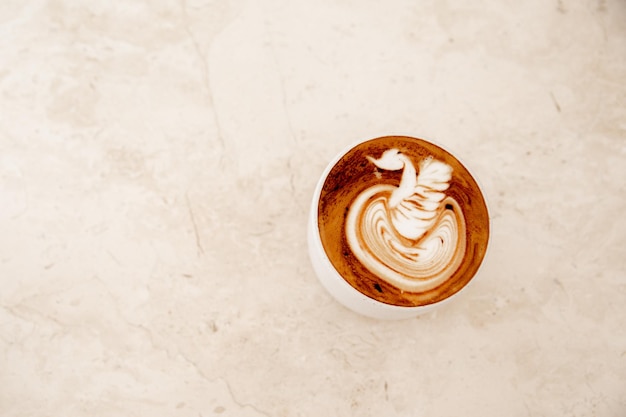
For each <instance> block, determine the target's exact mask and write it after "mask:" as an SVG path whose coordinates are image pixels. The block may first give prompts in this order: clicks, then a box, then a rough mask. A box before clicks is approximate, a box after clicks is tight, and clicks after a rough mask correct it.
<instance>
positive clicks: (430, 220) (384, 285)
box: [317, 136, 489, 307]
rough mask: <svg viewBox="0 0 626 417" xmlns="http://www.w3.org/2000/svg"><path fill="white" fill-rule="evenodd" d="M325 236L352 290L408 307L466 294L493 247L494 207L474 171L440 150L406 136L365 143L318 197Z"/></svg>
mask: <svg viewBox="0 0 626 417" xmlns="http://www.w3.org/2000/svg"><path fill="white" fill-rule="evenodd" d="M317 228H318V232H319V238H320V241H321V245H322V247H323V250H324V252H325V255H326V256H327V258H328V260H329V261H330V263H331V264H332V266H333V267H334V269H335V270H336V271H337V272H338V273H339V275H341V277H342V278H343V279H344V280H345V281H346V282H347V283H348V284H350V286H352V287H353V288H354V289H356V290H358V291H359V292H360V293H362V294H363V295H365V296H367V297H369V298H371V299H373V300H376V301H379V302H382V303H385V304H389V305H393V306H402V307H417V306H425V305H430V304H434V303H437V302H439V301H442V300H445V299H447V298H448V297H450V296H452V295H453V294H455V293H456V292H458V291H459V290H461V289H462V288H463V287H464V286H465V285H466V284H467V283H468V282H469V281H470V280H471V279H472V277H473V276H474V274H475V273H476V271H477V270H478V267H479V266H480V264H481V262H482V260H483V257H484V255H485V252H486V249H487V242H488V240H489V216H488V212H487V206H486V204H485V201H484V199H483V196H482V193H481V191H480V189H479V187H478V185H477V183H476V181H475V180H474V178H473V177H472V176H471V174H470V173H469V172H468V171H467V169H466V168H465V167H464V166H463V165H462V164H461V163H460V162H459V161H458V160H457V159H456V158H455V157H453V156H452V155H451V154H450V153H448V152H446V151H445V150H443V149H442V148H440V147H438V146H436V145H434V144H432V143H429V142H427V141H424V140H421V139H416V138H410V137H402V136H388V137H382V138H378V139H373V140H369V141H365V142H362V143H360V144H358V145H356V146H355V147H353V148H351V149H350V150H349V151H348V152H346V153H344V154H343V155H342V156H341V157H340V158H339V160H338V161H337V162H336V163H335V164H334V166H332V168H331V169H330V171H329V172H328V174H327V175H326V178H325V180H324V183H323V185H322V187H321V191H320V193H319V202H318V206H317Z"/></svg>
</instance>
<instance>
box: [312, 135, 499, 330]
mask: <svg viewBox="0 0 626 417" xmlns="http://www.w3.org/2000/svg"><path fill="white" fill-rule="evenodd" d="M386 138H399V139H409V140H418V141H423V142H426V143H429V144H432V145H434V146H437V147H439V148H440V149H442V150H443V151H444V152H446V153H447V154H449V155H450V156H452V157H453V158H455V159H456V160H457V161H458V162H459V164H461V165H462V166H463V168H465V170H466V171H467V172H468V174H469V175H470V176H471V178H472V179H473V180H474V181H475V183H476V185H477V186H478V189H479V192H480V195H481V197H482V200H483V202H484V205H485V208H486V212H487V221H488V227H489V233H488V234H487V241H486V243H485V244H486V247H485V253H484V255H483V258H482V260H481V262H480V264H479V265H478V267H477V269H476V271H475V272H474V274H473V275H472V277H471V278H470V279H469V281H468V282H467V283H466V284H465V285H463V287H461V288H460V289H459V290H458V291H456V292H454V293H453V294H451V295H450V296H448V297H446V298H443V299H441V300H438V301H435V302H432V303H427V304H422V305H415V306H402V305H397V304H390V303H385V302H382V301H379V300H377V299H375V298H372V297H370V296H368V295H366V294H364V293H362V292H361V291H359V290H358V289H356V288H354V287H353V286H352V285H350V284H349V283H348V282H347V281H346V280H345V279H344V278H343V276H342V275H341V273H339V271H337V269H336V268H335V266H334V265H333V263H332V262H331V261H330V259H329V257H328V255H327V254H326V251H325V249H324V245H323V243H322V240H321V236H320V231H319V224H318V223H319V199H320V197H321V193H322V189H323V187H324V184H325V182H326V179H327V178H328V175H329V174H330V172H331V170H332V169H333V168H334V167H335V165H336V164H337V163H338V162H339V161H340V160H341V158H343V157H344V156H345V155H346V154H347V153H349V152H350V151H351V150H352V149H354V148H356V147H357V146H359V145H362V144H364V143H367V142H371V141H376V140H380V139H386ZM309 219H310V227H309V234H313V236H310V237H309V246H311V241H310V240H311V239H313V240H314V242H315V246H316V248H315V249H317V250H318V251H321V252H320V253H321V258H322V259H323V261H324V264H325V265H324V266H325V268H326V269H329V270H330V271H332V272H333V273H334V275H336V277H335V278H336V279H337V280H338V281H339V282H341V283H342V284H340V285H342V286H343V285H345V286H346V287H349V288H347V289H348V290H351V291H352V292H354V293H355V294H356V295H357V296H360V297H359V298H362V301H363V302H366V303H369V304H371V305H372V306H373V307H375V308H376V309H379V310H380V309H383V310H387V312H388V313H392V315H393V313H394V312H396V313H400V314H402V313H406V312H421V311H426V310H428V311H429V310H431V309H432V308H433V307H438V306H441V305H443V304H445V303H447V302H448V301H449V300H451V299H452V298H455V297H456V296H457V295H458V294H460V293H462V292H464V290H466V288H467V287H469V286H470V285H471V284H472V283H473V282H474V281H475V280H476V279H475V278H476V277H477V276H478V275H479V274H480V273H481V270H482V269H483V267H484V264H485V263H486V262H485V261H486V260H487V257H488V256H489V253H490V249H489V248H490V246H491V239H492V233H493V219H492V217H491V210H490V208H489V203H488V201H487V197H486V195H485V188H484V186H483V184H482V182H481V181H480V179H479V178H477V176H476V175H475V174H474V173H473V172H472V171H471V170H470V169H469V168H468V166H467V164H466V163H465V161H464V160H463V159H461V158H459V157H458V156H457V155H456V153H453V152H451V151H450V150H449V148H448V147H447V146H443V145H441V144H440V143H439V142H437V141H433V140H430V139H422V138H418V137H414V136H407V135H385V136H378V137H375V138H370V139H365V140H357V141H353V142H352V143H351V144H350V145H348V146H345V147H343V148H342V149H341V150H340V151H339V152H337V153H336V154H335V155H334V157H333V158H332V159H331V160H330V161H329V163H328V164H327V165H326V167H325V168H324V170H323V172H322V174H321V175H320V177H319V179H318V181H317V183H316V186H315V189H314V192H313V198H312V201H311V208H310V214H309ZM312 250H313V248H311V247H309V251H312ZM312 261H313V259H312ZM315 272H316V275H318V279H320V280H321V277H320V276H319V273H318V272H317V270H316V271H315ZM324 287H326V285H324ZM326 289H327V290H328V291H329V292H331V295H333V296H335V298H337V297H336V295H335V294H333V293H332V291H331V290H330V289H329V288H328V287H326ZM339 301H342V300H339ZM344 304H345V303H344ZM353 310H354V308H353ZM358 312H360V313H362V314H364V315H368V316H371V317H377V318H380V317H379V315H372V314H368V313H367V312H365V313H364V312H363V311H358ZM383 318H384V317H383Z"/></svg>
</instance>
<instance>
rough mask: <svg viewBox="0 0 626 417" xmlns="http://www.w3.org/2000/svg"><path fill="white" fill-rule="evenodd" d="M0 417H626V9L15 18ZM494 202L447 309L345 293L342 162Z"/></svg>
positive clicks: (10, 45) (446, 4)
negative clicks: (325, 256) (351, 297)
mask: <svg viewBox="0 0 626 417" xmlns="http://www.w3.org/2000/svg"><path fill="white" fill-rule="evenodd" d="M0 64H1V65H0V284H1V285H0V415H2V416H3V417H17V416H68V417H72V416H87V415H88V416H126V417H128V416H148V415H149V416H190V417H198V416H203V417H208V416H213V415H220V416H276V417H287V416H289V417H291V416H293V417H295V416H320V415H329V416H348V415H354V416H481V417H484V416H503V415H511V416H544V415H559V416H625V415H626V220H625V219H624V215H623V213H624V211H625V210H626V192H625V181H624V179H625V178H626V2H624V1H621V0H581V1H568V0H554V1H543V0H541V1H540V0H530V1H526V2H514V1H508V2H486V1H473V2H472V1H460V0H442V1H425V2H415V1H395V0H392V1H388V2H373V1H365V2H357V1H351V0H337V1H331V0H321V1H317V2H312V1H309V2H307V1H299V0H297V1H286V0H269V1H257V2H253V1H245V0H233V1H202V0H198V1H196V0H181V1H148V0H133V1H104V0H100V1H95V0H94V1H70V0H33V1H20V0H4V1H2V2H1V3H0ZM389 134H405V135H410V136H417V137H422V138H426V139H430V140H432V141H435V142H437V143H439V144H441V145H443V146H444V147H446V148H448V149H450V150H451V151H452V152H453V153H454V154H455V155H456V156H458V157H459V158H460V159H461V160H462V161H464V163H465V164H466V165H467V166H468V167H469V168H470V169H471V170H472V172H473V173H474V174H475V175H476V176H477V177H478V179H479V180H480V182H481V183H482V185H483V187H484V191H485V194H486V196H487V199H488V202H489V206H490V210H491V215H492V222H493V223H492V226H493V235H492V236H493V238H492V241H491V247H490V251H489V254H488V257H487V259H486V261H485V263H484V265H483V269H482V270H481V273H480V276H479V277H477V278H476V280H475V282H474V284H473V285H471V286H470V287H468V288H467V291H466V292H465V293H464V294H462V296H460V297H459V298H458V299H456V300H454V302H453V303H451V304H449V305H448V306H445V307H444V308H442V309H440V310H437V311H436V312H434V313H432V314H428V315H425V316H421V317H419V318H417V319H412V320H407V321H395V322H380V321H376V320H371V319H367V318H363V317H360V316H357V315H356V314H353V313H352V312H350V311H348V310H346V309H344V308H343V307H341V306H340V305H338V304H337V303H336V302H335V301H334V300H333V299H332V298H331V297H330V296H329V295H328V294H327V293H326V292H325V291H324V290H323V288H322V287H321V286H320V284H319V283H318V281H317V279H316V277H315V275H314V273H313V270H312V267H311V265H310V263H309V259H308V254H307V248H306V235H305V231H306V220H307V213H308V210H309V204H310V199H311V196H312V192H313V188H314V186H315V183H316V181H317V179H318V177H319V175H320V174H321V173H322V171H323V169H324V167H325V165H326V164H327V163H328V161H329V160H330V159H331V158H332V157H333V156H334V155H335V154H336V153H337V152H339V151H340V150H341V149H343V148H344V147H345V146H346V145H348V144H351V143H353V142H355V141H357V140H363V139H369V138H373V137H377V136H382V135H389Z"/></svg>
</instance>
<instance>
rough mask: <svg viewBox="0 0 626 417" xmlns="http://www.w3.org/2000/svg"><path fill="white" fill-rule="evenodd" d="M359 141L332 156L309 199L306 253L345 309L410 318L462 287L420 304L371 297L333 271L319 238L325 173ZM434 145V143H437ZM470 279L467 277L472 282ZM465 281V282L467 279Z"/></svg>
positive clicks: (365, 314)
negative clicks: (406, 303)
mask: <svg viewBox="0 0 626 417" xmlns="http://www.w3.org/2000/svg"><path fill="white" fill-rule="evenodd" d="M361 143H363V142H358V143H356V144H354V145H351V146H349V147H347V148H346V149H344V150H343V151H342V152H339V153H338V154H337V155H336V156H335V158H334V159H333V160H332V161H331V162H330V163H329V164H328V166H327V167H326V169H325V170H324V172H323V174H322V176H321V177H320V179H319V181H318V183H317V186H316V187H315V192H314V194H313V199H312V203H311V209H310V213H309V218H308V222H309V223H308V228H307V234H308V236H307V239H308V248H309V256H310V259H311V263H312V265H313V269H314V270H315V273H316V275H317V277H318V279H319V281H320V283H321V284H322V286H323V287H324V288H326V290H327V291H328V292H329V293H330V294H331V295H332V296H333V297H334V298H335V299H336V300H337V301H338V302H339V303H341V304H342V305H343V306H345V307H347V308H348V309H350V310H352V311H354V312H356V313H359V314H361V315H364V316H367V317H371V318H375V319H383V320H400V319H409V318H414V317H416V316H418V315H421V314H424V313H427V312H431V311H433V310H434V309H436V308H438V307H440V306H441V305H443V304H446V303H448V302H449V301H450V300H451V299H452V298H455V297H456V296H457V295H458V294H460V293H461V292H462V290H463V289H465V288H466V287H467V285H465V287H464V288H463V289H461V290H460V291H457V292H456V293H454V294H452V295H451V296H449V297H447V298H444V299H443V300H440V301H438V302H435V303H432V304H426V305H420V306H399V305H392V304H387V303H383V302H381V301H378V300H375V299H373V298H370V297H368V296H366V295H365V294H363V293H361V292H360V291H359V290H357V289H356V288H354V287H353V286H352V285H350V284H349V283H348V282H347V281H346V280H345V279H344V278H343V277H342V276H341V274H340V273H339V272H338V271H337V269H336V268H335V267H334V266H333V264H332V262H331V261H330V259H329V257H328V255H327V254H326V251H325V250H324V247H323V244H322V239H321V236H320V232H319V225H318V207H319V201H320V197H321V193H322V188H323V186H324V183H325V182H326V179H327V176H328V175H329V173H330V172H331V170H332V169H333V167H334V166H335V165H336V164H337V162H339V160H340V159H341V158H343V157H344V155H346V154H347V153H348V152H349V151H350V150H352V149H353V148H354V147H356V146H358V145H359V144H361ZM437 146H438V145H437ZM473 280H474V279H470V281H469V282H472V281H473ZM468 284H469V283H468Z"/></svg>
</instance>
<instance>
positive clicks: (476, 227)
mask: <svg viewBox="0 0 626 417" xmlns="http://www.w3.org/2000/svg"><path fill="white" fill-rule="evenodd" d="M393 148H396V149H398V150H399V151H400V152H402V153H404V154H406V155H407V156H409V157H410V158H411V160H412V161H413V162H414V164H416V165H417V162H418V161H420V160H422V159H424V158H426V157H429V156H432V157H434V158H436V159H438V160H441V161H443V162H445V163H447V164H448V165H450V166H451V167H452V169H453V171H452V179H451V181H450V187H449V188H448V190H446V192H445V193H446V195H447V196H450V197H452V198H454V199H455V200H456V201H457V202H458V203H459V205H460V207H461V208H462V210H463V214H464V216H465V219H466V223H467V230H466V239H467V247H466V250H465V255H464V256H463V261H462V262H461V265H460V266H459V268H458V269H457V270H456V271H455V272H454V273H453V275H452V276H451V277H450V279H448V280H447V281H445V282H444V283H443V284H441V285H440V286H438V287H436V288H434V289H432V290H429V291H426V292H421V293H414V292H406V291H401V290H400V289H398V288H396V287H394V286H392V285H390V284H388V283H387V282H386V281H384V280H383V279H381V278H378V277H377V276H375V275H374V274H372V273H371V272H370V271H369V270H367V269H366V268H365V267H364V266H363V265H362V264H361V262H360V261H359V260H358V259H357V258H356V257H355V255H354V254H353V253H352V251H351V249H350V247H349V245H348V242H347V240H346V237H345V222H346V216H347V213H348V209H349V207H350V205H351V204H352V202H353V201H354V199H355V198H356V197H357V196H358V195H359V194H360V193H361V192H363V191H364V190H365V189H367V188H369V187H370V186H372V185H374V184H381V183H387V184H392V185H394V186H397V185H398V184H399V183H400V177H401V175H402V172H401V171H385V170H377V169H376V167H375V166H374V165H373V164H372V163H371V162H370V161H368V160H367V156H371V157H374V158H379V157H380V156H381V155H382V153H383V152H384V151H386V150H388V149H393ZM318 226H319V232H320V238H321V241H322V246H323V247H324V250H325V251H326V254H327V255H328V258H329V259H330V261H331V263H332V264H333V266H334V267H335V269H336V270H337V271H338V272H339V273H340V274H341V276H343V277H344V279H345V280H346V281H347V282H348V283H349V284H350V285H351V286H352V287H354V288H355V289H357V290H358V291H360V292H361V293H363V294H364V295H366V296H368V297H370V298H373V299H375V300H378V301H381V302H383V303H386V304H392V305H398V306H420V305H427V304H432V303H436V302H438V301H441V300H444V299H446V298H448V297H450V296H451V295H453V294H455V293H456V292H458V291H459V290H461V289H462V288H463V287H464V286H465V285H466V284H467V283H468V282H469V281H470V280H471V279H472V277H473V276H474V274H475V273H476V271H477V270H478V267H479V266H480V263H481V262H482V260H483V258H484V256H485V252H486V250H487V242H488V240H489V215H488V211H487V206H486V204H485V201H484V198H483V196H482V193H481V192H480V189H479V187H478V184H477V183H476V181H475V180H474V178H473V177H472V176H471V174H470V173H469V172H468V171H467V169H466V168H465V167H464V166H463V165H461V163H460V162H459V161H458V160H457V159H456V158H454V157H453V156H452V155H450V154H449V153H448V152H446V151H445V150H443V149H442V148H440V147H438V146H436V145H434V144H432V143H430V142H427V141H424V140H421V139H416V138H410V137H404V136H387V137H382V138H377V139H372V140H369V141H366V142H363V143H360V144H359V145H357V146H356V147H354V148H352V149H351V150H349V151H348V152H347V153H346V154H345V155H344V156H342V157H341V158H340V160H339V161H338V162H337V163H336V164H335V165H334V166H333V167H332V168H331V170H330V172H329V173H328V175H327V178H326V180H325V182H324V185H323V187H322V190H321V194H320V201H319V205H318Z"/></svg>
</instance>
